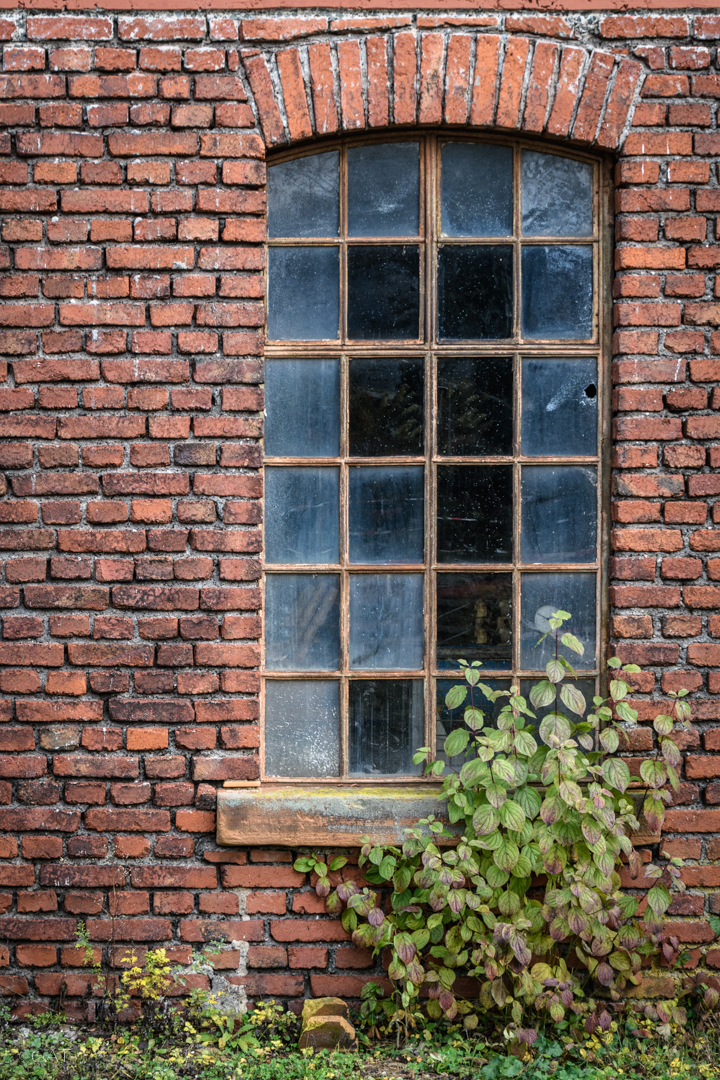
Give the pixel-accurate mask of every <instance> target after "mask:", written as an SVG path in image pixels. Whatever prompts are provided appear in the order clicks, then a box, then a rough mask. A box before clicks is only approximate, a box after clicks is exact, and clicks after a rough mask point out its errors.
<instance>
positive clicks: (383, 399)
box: [349, 359, 425, 457]
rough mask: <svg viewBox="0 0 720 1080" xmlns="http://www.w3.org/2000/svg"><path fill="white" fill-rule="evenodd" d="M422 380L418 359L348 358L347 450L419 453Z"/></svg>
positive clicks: (365, 453)
mask: <svg viewBox="0 0 720 1080" xmlns="http://www.w3.org/2000/svg"><path fill="white" fill-rule="evenodd" d="M424 383H425V377H424V372H423V362H422V360H381V359H378V360H375V359H372V360H351V361H350V424H349V430H350V453H351V454H352V455H353V456H354V457H377V456H379V455H384V456H388V457H394V456H398V455H402V454H414V455H421V454H422V453H423V448H424V438H423V431H424V426H425V424H424V421H425V418H424V416H423V398H424V395H423V387H424Z"/></svg>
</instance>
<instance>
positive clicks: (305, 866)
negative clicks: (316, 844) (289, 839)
mask: <svg viewBox="0 0 720 1080" xmlns="http://www.w3.org/2000/svg"><path fill="white" fill-rule="evenodd" d="M314 866H315V859H311V858H309V857H308V856H307V855H301V856H300V858H299V859H296V860H295V862H294V863H293V869H294V870H297V872H298V873H299V874H309V873H310V871H311V870H312V869H313V867H314Z"/></svg>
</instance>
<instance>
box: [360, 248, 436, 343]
mask: <svg viewBox="0 0 720 1080" xmlns="http://www.w3.org/2000/svg"><path fill="white" fill-rule="evenodd" d="M347 264H348V285H347V288H348V315H347V320H348V337H349V338H357V339H359V340H363V341H364V340H369V339H372V338H375V339H379V338H393V339H394V338H417V337H419V334H420V255H419V252H418V248H416V247H410V246H400V245H398V246H395V245H388V246H372V247H349V248H348V251H347Z"/></svg>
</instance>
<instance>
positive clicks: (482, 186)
mask: <svg viewBox="0 0 720 1080" xmlns="http://www.w3.org/2000/svg"><path fill="white" fill-rule="evenodd" d="M512 174H513V152H512V147H511V146H493V145H491V144H488V143H472V142H453V143H445V145H444V146H443V148H442V165H441V173H440V208H441V216H442V235H443V236H510V235H511V234H512V201H513V182H512V179H513V177H512Z"/></svg>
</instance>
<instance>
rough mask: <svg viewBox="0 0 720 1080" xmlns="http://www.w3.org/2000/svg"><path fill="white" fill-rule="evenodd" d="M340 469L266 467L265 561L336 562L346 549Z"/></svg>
mask: <svg viewBox="0 0 720 1080" xmlns="http://www.w3.org/2000/svg"><path fill="white" fill-rule="evenodd" d="M339 479H340V473H339V470H338V469H334V468H327V469H318V468H309V467H308V468H304V467H302V468H301V467H298V468H295V467H289V468H286V469H283V468H266V469H265V559H266V561H267V562H268V563H335V562H337V561H338V556H339V547H340V532H339V519H340V499H339V495H340V492H339Z"/></svg>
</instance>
